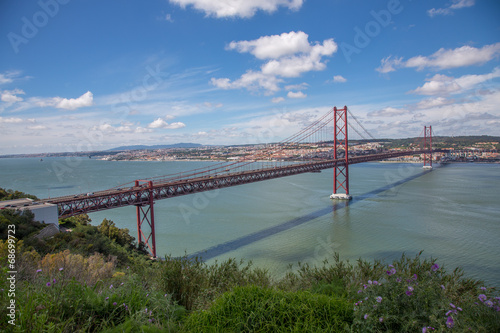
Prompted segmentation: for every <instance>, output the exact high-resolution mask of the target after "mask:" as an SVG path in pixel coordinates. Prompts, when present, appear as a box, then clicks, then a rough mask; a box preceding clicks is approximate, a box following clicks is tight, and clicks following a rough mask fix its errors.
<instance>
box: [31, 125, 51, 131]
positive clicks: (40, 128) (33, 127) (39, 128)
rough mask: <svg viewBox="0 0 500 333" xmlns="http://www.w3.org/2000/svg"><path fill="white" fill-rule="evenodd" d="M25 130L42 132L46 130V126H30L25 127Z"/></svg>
mask: <svg viewBox="0 0 500 333" xmlns="http://www.w3.org/2000/svg"><path fill="white" fill-rule="evenodd" d="M26 128H27V129H30V130H44V129H47V126H44V125H32V126H27V127H26Z"/></svg>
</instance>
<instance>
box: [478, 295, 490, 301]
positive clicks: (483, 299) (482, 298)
mask: <svg viewBox="0 0 500 333" xmlns="http://www.w3.org/2000/svg"><path fill="white" fill-rule="evenodd" d="M477 298H479V300H480V301H481V302H484V301H486V299H487V298H488V297H486V295H485V294H481V295H479V296H478V297H477Z"/></svg>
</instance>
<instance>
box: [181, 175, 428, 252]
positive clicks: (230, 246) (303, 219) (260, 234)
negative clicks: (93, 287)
mask: <svg viewBox="0 0 500 333" xmlns="http://www.w3.org/2000/svg"><path fill="white" fill-rule="evenodd" d="M428 172H429V171H423V172H420V173H418V174H416V175H412V176H409V177H406V178H403V179H401V180H399V181H396V182H394V183H391V184H388V185H386V186H382V187H379V188H378V189H375V190H373V191H370V192H368V193H364V194H361V195H358V196H356V197H355V198H353V199H352V200H351V201H345V202H338V203H334V204H333V206H328V207H325V208H322V209H320V210H317V211H315V212H312V213H309V214H307V215H304V216H300V217H297V218H294V219H292V220H290V221H287V222H284V223H282V224H279V225H276V226H273V227H270V228H267V229H263V230H260V231H257V232H254V233H252V234H249V235H246V236H243V237H240V238H237V239H234V240H232V241H228V242H225V243H221V244H219V245H215V246H213V247H210V248H208V249H205V250H202V251H198V252H195V253H192V254H190V255H188V258H194V257H199V258H201V259H202V260H210V259H212V258H215V257H217V256H220V255H223V254H225V253H228V252H231V251H234V250H237V249H239V248H241V247H243V246H246V245H249V244H252V243H254V242H257V241H260V240H263V239H265V238H268V237H271V236H274V235H276V234H278V233H280V232H283V231H286V230H289V229H291V228H294V227H297V226H299V225H301V224H304V223H307V222H310V221H312V220H314V219H316V218H318V217H322V216H325V215H328V214H331V213H332V212H335V211H336V210H339V209H343V208H345V207H347V206H352V205H354V204H356V203H358V202H361V201H363V200H366V199H369V198H373V197H375V196H377V195H379V194H380V193H382V192H385V191H388V190H391V189H393V188H395V187H396V186H399V185H402V184H405V183H407V182H409V181H412V180H414V179H416V178H418V177H420V176H423V175H425V174H427V173H428Z"/></svg>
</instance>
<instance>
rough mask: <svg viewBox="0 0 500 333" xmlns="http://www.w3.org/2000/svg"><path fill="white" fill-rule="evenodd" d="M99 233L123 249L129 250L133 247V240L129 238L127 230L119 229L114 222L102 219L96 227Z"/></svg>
mask: <svg viewBox="0 0 500 333" xmlns="http://www.w3.org/2000/svg"><path fill="white" fill-rule="evenodd" d="M97 229H98V230H99V232H101V233H102V234H103V235H105V236H106V237H108V238H109V239H111V240H113V241H115V242H116V243H118V244H120V245H121V246H123V247H126V248H131V247H134V241H135V238H134V237H132V236H130V234H129V230H128V229H127V228H124V229H119V228H118V227H117V226H116V225H115V222H113V221H111V220H108V219H104V220H102V223H101V225H100V226H99V227H97Z"/></svg>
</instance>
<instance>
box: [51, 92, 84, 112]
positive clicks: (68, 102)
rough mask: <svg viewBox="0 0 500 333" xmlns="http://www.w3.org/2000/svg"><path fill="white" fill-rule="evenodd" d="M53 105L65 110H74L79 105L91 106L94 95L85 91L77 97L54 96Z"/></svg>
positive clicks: (79, 106)
mask: <svg viewBox="0 0 500 333" xmlns="http://www.w3.org/2000/svg"><path fill="white" fill-rule="evenodd" d="M54 101H55V102H56V103H55V107H56V108H58V109H65V110H75V109H78V108H81V107H85V106H91V105H92V104H94V95H92V93H91V92H90V91H87V92H86V93H85V94H83V95H82V96H80V97H78V98H70V99H68V98H61V97H55V98H54Z"/></svg>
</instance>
